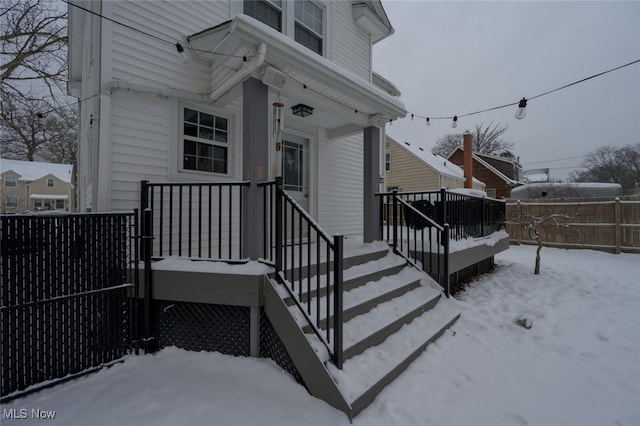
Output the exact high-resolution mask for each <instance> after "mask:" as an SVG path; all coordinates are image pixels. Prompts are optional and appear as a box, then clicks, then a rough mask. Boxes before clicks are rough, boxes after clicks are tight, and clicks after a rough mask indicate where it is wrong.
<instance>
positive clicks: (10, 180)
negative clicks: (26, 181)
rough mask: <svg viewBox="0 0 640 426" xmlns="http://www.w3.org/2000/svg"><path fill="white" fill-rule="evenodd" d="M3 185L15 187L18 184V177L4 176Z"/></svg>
mask: <svg viewBox="0 0 640 426" xmlns="http://www.w3.org/2000/svg"><path fill="white" fill-rule="evenodd" d="M4 186H6V187H16V186H18V179H17V178H16V177H15V176H5V177H4Z"/></svg>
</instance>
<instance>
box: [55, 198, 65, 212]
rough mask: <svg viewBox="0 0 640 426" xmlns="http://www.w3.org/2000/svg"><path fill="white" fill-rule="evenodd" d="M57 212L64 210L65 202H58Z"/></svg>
mask: <svg viewBox="0 0 640 426" xmlns="http://www.w3.org/2000/svg"><path fill="white" fill-rule="evenodd" d="M56 210H64V200H56Z"/></svg>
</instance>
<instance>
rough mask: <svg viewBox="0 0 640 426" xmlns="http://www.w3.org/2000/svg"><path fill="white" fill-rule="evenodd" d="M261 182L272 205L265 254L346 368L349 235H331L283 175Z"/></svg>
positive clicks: (335, 359)
mask: <svg viewBox="0 0 640 426" xmlns="http://www.w3.org/2000/svg"><path fill="white" fill-rule="evenodd" d="M261 186H263V188H264V199H265V206H266V208H268V209H270V210H269V211H268V213H269V214H268V215H265V228H264V234H265V237H264V240H265V250H264V252H265V260H267V261H270V262H273V264H274V266H275V271H276V279H277V280H278V282H279V283H280V284H282V285H283V286H284V287H285V288H286V289H287V292H288V294H289V296H290V298H291V299H292V301H293V302H294V303H295V304H296V306H297V307H298V308H299V310H300V312H301V313H302V314H303V316H304V317H305V319H306V321H307V323H308V326H309V327H310V328H311V329H312V330H313V332H314V333H315V334H316V335H317V336H318V338H319V339H320V341H321V342H323V343H324V345H325V346H326V347H327V350H328V351H329V354H330V356H331V360H332V362H333V363H334V364H335V365H336V366H337V367H338V368H340V369H341V368H342V364H343V348H342V344H343V335H342V330H343V322H344V321H343V302H342V300H343V292H344V289H343V270H344V260H343V259H344V248H343V236H342V235H335V236H333V238H332V237H330V236H329V235H327V233H326V232H325V231H324V230H323V229H322V228H321V227H320V225H318V223H317V222H316V221H315V220H314V219H313V218H312V217H311V216H310V215H309V214H308V213H307V212H306V211H305V210H304V209H303V208H302V207H301V206H300V205H299V204H298V202H297V201H296V200H295V199H294V198H293V197H292V196H291V195H289V194H288V193H287V192H286V191H285V190H284V188H283V186H282V178H280V177H278V178H276V181H275V182H266V183H263V184H261ZM271 218H273V220H271Z"/></svg>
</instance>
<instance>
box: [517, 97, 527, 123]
mask: <svg viewBox="0 0 640 426" xmlns="http://www.w3.org/2000/svg"><path fill="white" fill-rule="evenodd" d="M526 108H527V98H522V99H520V103H518V110H517V111H516V118H517V119H518V120H522V119H523V118H524V117H525V116H526V115H527V110H526Z"/></svg>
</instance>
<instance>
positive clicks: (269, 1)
mask: <svg viewBox="0 0 640 426" xmlns="http://www.w3.org/2000/svg"><path fill="white" fill-rule="evenodd" d="M253 1H257V2H258V3H260V2H262V3H266V4H267V5H268V7H271V8H273V9H274V10H275V11H277V12H280V26H281V29H280V31H284V29H285V26H286V21H285V9H286V8H287V3H288V1H287V0H282V2H281V3H282V5H281V6H278V5H277V4H276V3H275V2H274V1H272V0H253ZM239 3H242V4H241V11H240V13H244V3H245V2H244V1H241V2H239ZM254 19H258V18H254ZM258 20H259V19H258ZM260 22H262V21H260ZM263 24H265V25H267V26H269V27H271V25H269V24H266V23H264V22H263ZM271 28H273V27H271ZM273 29H274V30H276V31H278V30H277V29H276V28H273Z"/></svg>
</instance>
